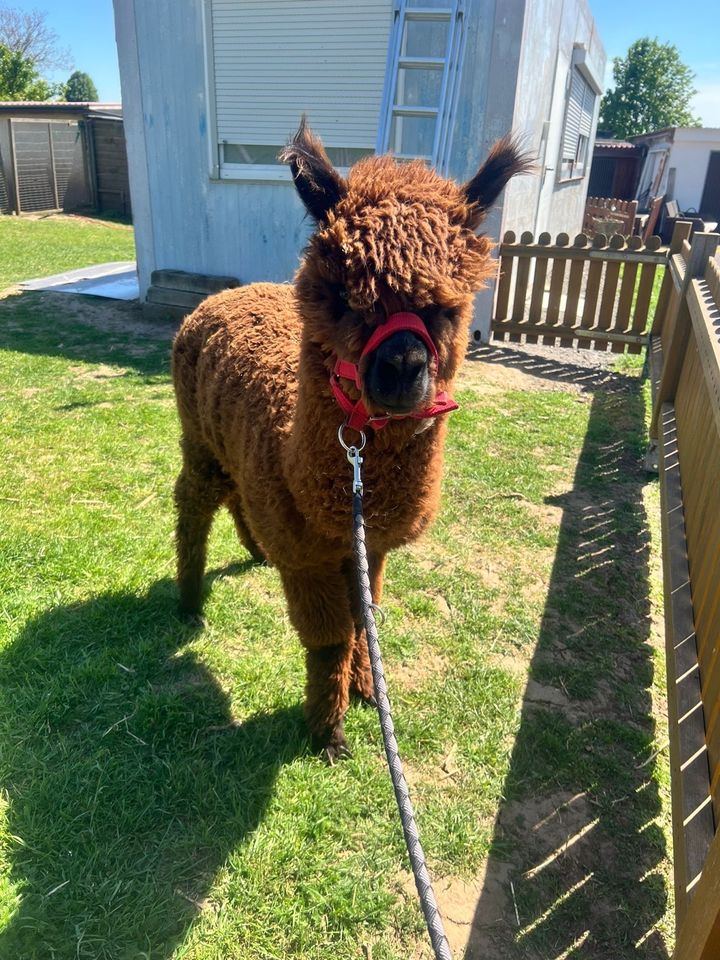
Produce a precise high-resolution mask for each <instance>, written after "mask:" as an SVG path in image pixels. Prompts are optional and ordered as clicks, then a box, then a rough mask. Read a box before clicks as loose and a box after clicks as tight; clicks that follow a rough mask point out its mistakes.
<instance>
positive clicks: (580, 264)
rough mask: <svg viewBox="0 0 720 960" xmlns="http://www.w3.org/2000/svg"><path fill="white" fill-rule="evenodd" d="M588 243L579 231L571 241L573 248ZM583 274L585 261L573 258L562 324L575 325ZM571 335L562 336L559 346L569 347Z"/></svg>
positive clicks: (571, 342) (580, 248)
mask: <svg viewBox="0 0 720 960" xmlns="http://www.w3.org/2000/svg"><path fill="white" fill-rule="evenodd" d="M587 245H588V238H587V237H586V236H585V234H584V233H579V234H578V235H577V236H576V237H575V240H574V242H573V247H574V248H575V249H579V250H582V249H584V248H585V247H587ZM584 275H585V261H584V260H573V261H572V262H571V264H570V277H569V279H568V289H567V300H566V302H565V312H564V314H563V326H564V327H575V325H576V320H577V311H578V304H579V302H580V293H581V291H582V282H583V277H584ZM572 344H573V338H572V337H563V338H562V340H561V341H560V346H561V347H571V346H572Z"/></svg>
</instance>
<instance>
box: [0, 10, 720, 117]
mask: <svg viewBox="0 0 720 960" xmlns="http://www.w3.org/2000/svg"><path fill="white" fill-rule="evenodd" d="M4 2H5V3H6V4H7V5H8V6H13V7H18V8H20V9H24V10H30V9H33V8H39V9H41V10H45V11H47V14H48V23H49V24H50V25H51V26H52V28H53V29H54V30H55V31H56V33H57V34H58V35H59V37H60V39H61V42H62V44H63V46H66V47H69V48H70V51H71V54H72V58H73V60H74V63H75V68H76V69H78V70H84V71H85V72H86V73H89V74H90V76H91V77H92V78H93V80H94V81H95V85H96V87H97V89H98V93H99V95H100V99H101V100H104V101H106V102H116V101H119V100H120V78H119V75H118V67H117V50H116V48H115V29H114V23H113V11H112V0H44V2H43V0H4ZM145 2H147V0H145ZM501 2H502V0H501ZM589 3H590V7H591V9H592V12H593V16H594V17H595V20H596V22H597V25H598V30H599V32H600V36H601V38H602V41H603V44H604V45H605V49H606V51H607V54H608V72H607V77H606V82H609V81H610V80H611V77H612V74H611V62H612V58H613V57H615V56H621V55H623V54H624V53H625V52H626V50H627V48H628V47H629V45H630V44H631V43H632V42H633V40H637V39H638V37H642V36H651V37H658V39H659V40H661V41H663V42H671V43H674V44H675V45H676V46H677V47H678V49H679V50H680V54H681V56H682V58H683V60H684V61H685V63H687V64H688V66H690V67H691V69H692V70H694V72H695V73H696V75H697V76H696V79H695V86H696V87H697V89H698V95H697V96H696V98H695V101H694V103H693V110H694V112H695V113H696V114H697V115H698V116H700V118H701V119H702V121H703V124H704V126H707V127H720V42H719V41H720V18H719V17H718V2H717V0H652V2H650V0H589ZM52 79H54V80H66V79H67V73H66V72H63V74H62V75H58V76H54V77H53V78H52Z"/></svg>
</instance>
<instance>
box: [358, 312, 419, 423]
mask: <svg viewBox="0 0 720 960" xmlns="http://www.w3.org/2000/svg"><path fill="white" fill-rule="evenodd" d="M364 380H365V393H366V394H367V398H368V399H369V400H371V401H372V403H373V404H374V405H376V406H378V407H380V408H381V409H382V410H383V411H386V412H387V413H410V412H411V411H413V410H415V409H417V408H418V407H419V406H420V405H421V404H422V403H424V401H425V400H426V399H427V395H428V390H429V387H430V373H429V357H428V350H427V347H426V346H425V344H424V343H423V342H422V340H421V339H420V338H419V337H417V336H416V335H415V334H414V333H412V332H410V331H408V330H403V331H399V332H398V333H395V334H393V335H392V336H391V337H388V339H387V340H384V341H383V342H382V343H381V344H380V345H379V347H378V348H377V350H375V351H374V352H373V353H372V354H370V358H369V362H368V366H367V370H366V372H365V378H364Z"/></svg>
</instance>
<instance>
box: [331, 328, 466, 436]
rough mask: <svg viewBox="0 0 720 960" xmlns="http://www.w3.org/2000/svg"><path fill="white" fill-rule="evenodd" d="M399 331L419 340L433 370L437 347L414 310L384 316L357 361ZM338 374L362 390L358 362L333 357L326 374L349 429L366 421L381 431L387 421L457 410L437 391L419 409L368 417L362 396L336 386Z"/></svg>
mask: <svg viewBox="0 0 720 960" xmlns="http://www.w3.org/2000/svg"><path fill="white" fill-rule="evenodd" d="M400 330H409V331H410V332H411V333H414V334H416V335H417V336H418V337H419V338H420V339H421V340H422V342H423V343H424V344H425V346H426V347H427V348H428V351H429V352H430V355H431V358H432V363H433V364H434V366H435V368H436V369H437V365H438V352H437V347H436V346H435V344H434V342H433V339H432V337H431V336H430V334H429V333H428V330H427V327H426V326H425V324H424V323H423V321H422V320H421V319H420V317H419V316H418V315H417V314H416V313H393V314H392V315H391V316H389V317H388V318H387V320H386V321H385V323H382V324H380V325H379V326H377V327H376V328H375V330H374V331H373V334H372V336H371V337H370V339H369V340H368V342H367V343H366V344H365V347H364V348H363V351H362V353H361V354H360V361H362V359H363V358H364V357H365V356H367V354H369V353H372V352H373V350H376V349H377V348H378V347H379V346H380V344H381V343H383V341H385V340H387V339H388V337H391V336H392V335H393V334H394V333H397V332H398V331H400ZM341 377H342V379H343V380H350V381H351V382H352V383H354V384H355V386H356V387H357V389H358V390H360V391H362V389H363V382H362V377H361V376H360V370H359V364H356V363H351V362H350V361H349V360H340V359H336V360H335V366H334V367H333V372H332V373H331V374H330V388H331V390H332V392H333V396H334V397H335V400H336V401H337V403H338V404H339V406H340V408H341V410H342V411H343V412H344V413H345V414H346V416H347V425H348V426H349V427H352V429H353V430H362V429H363V428H364V427H366V426H367V425H368V424H369V425H370V426H371V427H372V428H373V430H382V428H383V427H384V426H386V425H387V424H388V423H389V422H390V421H391V420H406V419H408V418H410V419H413V420H425V419H428V418H429V417H437V416H439V415H440V414H442V413H450V412H451V411H452V410H457V409H458V404H457V403H455V401H454V400H453V399H452V398H451V397H449V396H448V394H447V393H446V392H445V391H444V390H443V391H441V392H440V393H438V394H437V396H436V397H435V399H434V401H433V402H432V403H431V404H430V405H429V406H427V407H425V408H424V409H423V410H417V411H415V412H414V413H402V414H397V415H393V414H387V415H385V416H379V417H377V416H370V414H369V413H368V410H367V407H366V406H365V404H364V402H363V399H362V397H361V398H360V399H359V400H351V399H350V397H348V395H347V394H346V393H345V391H344V390H343V389H342V387H341V386H340V378H341Z"/></svg>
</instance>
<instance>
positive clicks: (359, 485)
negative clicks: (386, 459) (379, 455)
mask: <svg viewBox="0 0 720 960" xmlns="http://www.w3.org/2000/svg"><path fill="white" fill-rule="evenodd" d="M346 427H347V423H342V424H341V425H340V427H339V428H338V440H339V441H340V445H341V446H342V448H343V450H345V452H346V453H347V458H348V462H349V463H350V464H351V465H352V468H353V488H352V492H353V493H359V494H360V495H361V496H362V492H363V482H362V475H361V473H360V466H361V464H362V462H363V458H362V457H361V456H360V451H361V450H364V449H365V444H366V442H367V438H366V436H365V434H364V433H363V431H362V430H359V431H358V433H359V434H360V446H359V447H358V446H355V445H354V444H347V443H345V429H346Z"/></svg>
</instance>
